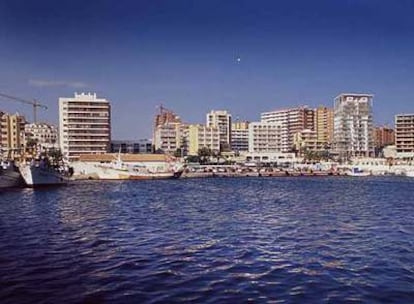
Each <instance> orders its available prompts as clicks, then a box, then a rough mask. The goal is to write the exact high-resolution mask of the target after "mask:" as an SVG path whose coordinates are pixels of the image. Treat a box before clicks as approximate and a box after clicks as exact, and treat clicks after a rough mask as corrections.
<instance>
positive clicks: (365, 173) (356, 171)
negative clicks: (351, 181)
mask: <svg viewBox="0 0 414 304" xmlns="http://www.w3.org/2000/svg"><path fill="white" fill-rule="evenodd" d="M346 175H348V176H358V177H362V176H370V175H371V173H370V172H368V171H363V170H361V169H359V168H352V169H351V170H349V171H348V172H346Z"/></svg>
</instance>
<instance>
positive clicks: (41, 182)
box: [19, 164, 67, 187]
mask: <svg viewBox="0 0 414 304" xmlns="http://www.w3.org/2000/svg"><path fill="white" fill-rule="evenodd" d="M19 168H20V173H21V175H22V177H23V179H24V182H25V183H26V185H27V186H29V187H37V186H52V185H64V184H66V183H67V179H66V177H65V176H63V175H62V174H61V173H59V172H58V171H56V170H54V169H53V168H49V167H41V166H35V165H28V164H21V165H20V167H19Z"/></svg>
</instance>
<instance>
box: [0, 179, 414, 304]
mask: <svg viewBox="0 0 414 304" xmlns="http://www.w3.org/2000/svg"><path fill="white" fill-rule="evenodd" d="M0 303H2V304H4V303H414V179H412V178H411V179H410V178H403V177H369V178H349V177H348V178H345V177H296V178H294V177H282V178H263V177H262V178H212V179H193V180H169V181H127V182H99V181H88V182H76V183H74V184H71V185H69V186H66V187H61V188H49V189H40V190H32V189H18V190H12V191H8V192H4V193H1V194H0Z"/></svg>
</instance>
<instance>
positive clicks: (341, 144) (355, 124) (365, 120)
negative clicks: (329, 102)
mask: <svg viewBox="0 0 414 304" xmlns="http://www.w3.org/2000/svg"><path fill="white" fill-rule="evenodd" d="M372 100H373V95H370V94H345V93H343V94H341V95H339V96H337V97H336V98H335V101H334V152H335V153H336V154H337V155H338V157H339V158H340V159H342V160H347V159H350V158H352V157H363V156H364V157H369V156H374V137H373V118H372Z"/></svg>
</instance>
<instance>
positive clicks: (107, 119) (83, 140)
mask: <svg viewBox="0 0 414 304" xmlns="http://www.w3.org/2000/svg"><path fill="white" fill-rule="evenodd" d="M59 142H60V147H61V150H62V154H63V156H64V158H65V159H67V160H69V161H73V160H77V159H79V155H81V154H100V153H106V152H108V151H109V149H110V142H111V106H110V102H109V101H108V100H106V99H105V98H98V97H97V96H96V94H95V93H93V94H91V93H87V94H85V93H81V94H77V93H75V95H74V97H61V98H59Z"/></svg>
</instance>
